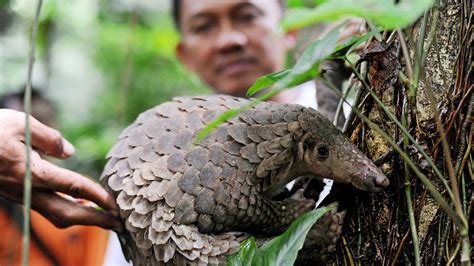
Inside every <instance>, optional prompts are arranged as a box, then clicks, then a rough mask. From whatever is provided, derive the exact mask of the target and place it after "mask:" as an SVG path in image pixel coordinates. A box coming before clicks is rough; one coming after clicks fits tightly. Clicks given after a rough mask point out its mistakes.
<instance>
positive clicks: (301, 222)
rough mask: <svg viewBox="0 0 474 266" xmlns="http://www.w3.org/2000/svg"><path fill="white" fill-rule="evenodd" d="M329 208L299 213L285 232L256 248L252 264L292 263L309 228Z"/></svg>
mask: <svg viewBox="0 0 474 266" xmlns="http://www.w3.org/2000/svg"><path fill="white" fill-rule="evenodd" d="M329 210H331V208H329V207H323V208H319V209H316V210H312V211H310V212H307V213H305V214H303V215H301V216H300V217H299V218H298V219H296V220H295V221H294V222H293V223H292V224H291V225H290V227H289V228H288V230H286V232H285V233H283V234H282V235H280V236H277V237H275V238H273V239H272V240H270V241H268V242H267V243H265V244H263V245H262V246H261V247H260V248H258V249H257V252H256V253H255V256H254V257H253V260H252V265H259V266H260V265H268V266H270V265H293V263H294V262H295V260H296V257H297V256H298V251H299V250H300V249H301V248H302V247H303V244H304V241H305V238H306V235H307V234H308V232H309V230H310V229H311V227H312V226H313V224H314V223H316V221H318V219H319V218H321V217H322V216H323V215H324V214H325V213H326V212H328V211H329Z"/></svg>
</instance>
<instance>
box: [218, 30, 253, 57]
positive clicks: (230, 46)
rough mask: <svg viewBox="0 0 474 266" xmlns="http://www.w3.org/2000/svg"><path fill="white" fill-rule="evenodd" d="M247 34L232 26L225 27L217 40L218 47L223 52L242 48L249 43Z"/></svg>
mask: <svg viewBox="0 0 474 266" xmlns="http://www.w3.org/2000/svg"><path fill="white" fill-rule="evenodd" d="M247 41H248V39H247V36H246V35H245V34H244V33H243V32H242V31H239V30H238V29H235V28H233V27H231V26H228V27H223V28H222V30H221V31H220V33H219V36H218V38H217V40H216V43H215V45H216V48H217V49H218V50H219V52H221V53H228V52H234V51H238V50H241V49H242V48H243V47H244V46H245V45H246V44H247Z"/></svg>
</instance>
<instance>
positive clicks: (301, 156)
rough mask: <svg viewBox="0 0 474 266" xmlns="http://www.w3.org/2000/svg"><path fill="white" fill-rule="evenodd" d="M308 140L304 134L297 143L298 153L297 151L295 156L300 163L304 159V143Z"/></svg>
mask: <svg viewBox="0 0 474 266" xmlns="http://www.w3.org/2000/svg"><path fill="white" fill-rule="evenodd" d="M308 138H309V134H308V133H306V134H304V135H303V136H302V137H301V139H300V140H299V141H298V151H297V156H298V159H300V160H301V161H302V160H303V159H304V152H305V144H304V143H305V142H306V140H307V139H308Z"/></svg>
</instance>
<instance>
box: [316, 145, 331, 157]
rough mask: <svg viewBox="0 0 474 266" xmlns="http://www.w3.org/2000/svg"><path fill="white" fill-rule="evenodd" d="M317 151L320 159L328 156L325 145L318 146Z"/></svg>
mask: <svg viewBox="0 0 474 266" xmlns="http://www.w3.org/2000/svg"><path fill="white" fill-rule="evenodd" d="M317 152H318V158H319V159H320V160H325V159H327V158H328V157H329V150H328V148H327V147H326V146H319V147H318V148H317Z"/></svg>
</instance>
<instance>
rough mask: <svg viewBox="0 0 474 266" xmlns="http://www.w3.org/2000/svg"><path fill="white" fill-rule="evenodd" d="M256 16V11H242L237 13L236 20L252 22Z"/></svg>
mask: <svg viewBox="0 0 474 266" xmlns="http://www.w3.org/2000/svg"><path fill="white" fill-rule="evenodd" d="M256 18H257V14H256V13H253V12H252V13H243V14H239V15H238V16H237V20H238V21H240V22H246V23H248V22H252V21H254V20H255V19H256Z"/></svg>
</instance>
